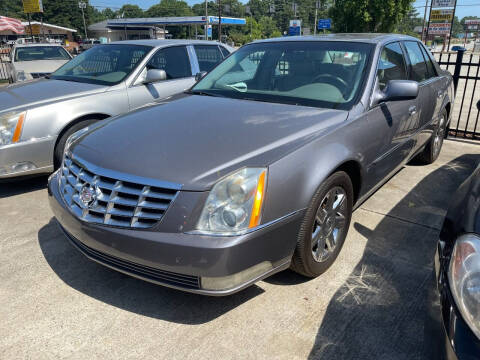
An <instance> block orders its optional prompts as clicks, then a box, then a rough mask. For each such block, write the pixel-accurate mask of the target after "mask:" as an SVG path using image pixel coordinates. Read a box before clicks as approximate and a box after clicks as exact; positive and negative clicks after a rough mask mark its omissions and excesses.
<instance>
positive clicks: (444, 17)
mask: <svg viewBox="0 0 480 360" xmlns="http://www.w3.org/2000/svg"><path fill="white" fill-rule="evenodd" d="M452 18H453V9H442V10H432V14H431V16H430V20H431V21H443V22H447V21H448V22H451V21H452Z"/></svg>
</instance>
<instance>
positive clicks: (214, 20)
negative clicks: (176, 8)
mask: <svg viewBox="0 0 480 360" xmlns="http://www.w3.org/2000/svg"><path fill="white" fill-rule="evenodd" d="M206 22H207V21H206V19H205V16H177V17H155V18H132V19H113V20H108V22H107V27H109V28H115V27H122V26H129V27H130V26H135V25H138V26H141V25H143V26H145V25H147V26H148V25H150V26H168V25H199V24H202V25H204V24H205V23H206ZM221 23H222V25H246V23H247V22H246V20H245V19H242V18H232V17H223V16H222V21H221ZM208 24H213V25H218V16H208Z"/></svg>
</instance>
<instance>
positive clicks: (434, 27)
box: [428, 23, 451, 35]
mask: <svg viewBox="0 0 480 360" xmlns="http://www.w3.org/2000/svg"><path fill="white" fill-rule="evenodd" d="M450 28H451V24H450V23H431V24H430V27H429V28H428V33H429V34H431V35H448V34H450Z"/></svg>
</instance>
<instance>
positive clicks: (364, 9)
mask: <svg viewBox="0 0 480 360" xmlns="http://www.w3.org/2000/svg"><path fill="white" fill-rule="evenodd" d="M413 1H414V0H336V1H335V5H334V6H333V7H332V8H331V9H330V15H331V17H332V18H333V23H334V27H335V31H336V32H392V31H393V30H394V29H395V26H396V25H397V24H398V23H399V22H400V21H401V20H402V19H403V18H404V17H405V16H406V14H407V13H408V11H409V10H410V9H411V5H412V3H413Z"/></svg>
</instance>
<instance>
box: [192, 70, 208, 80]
mask: <svg viewBox="0 0 480 360" xmlns="http://www.w3.org/2000/svg"><path fill="white" fill-rule="evenodd" d="M205 75H207V72H206V71H200V72H198V73H196V74H195V81H196V82H199V81H200V80H202V79H203V78H204V77H205Z"/></svg>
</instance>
